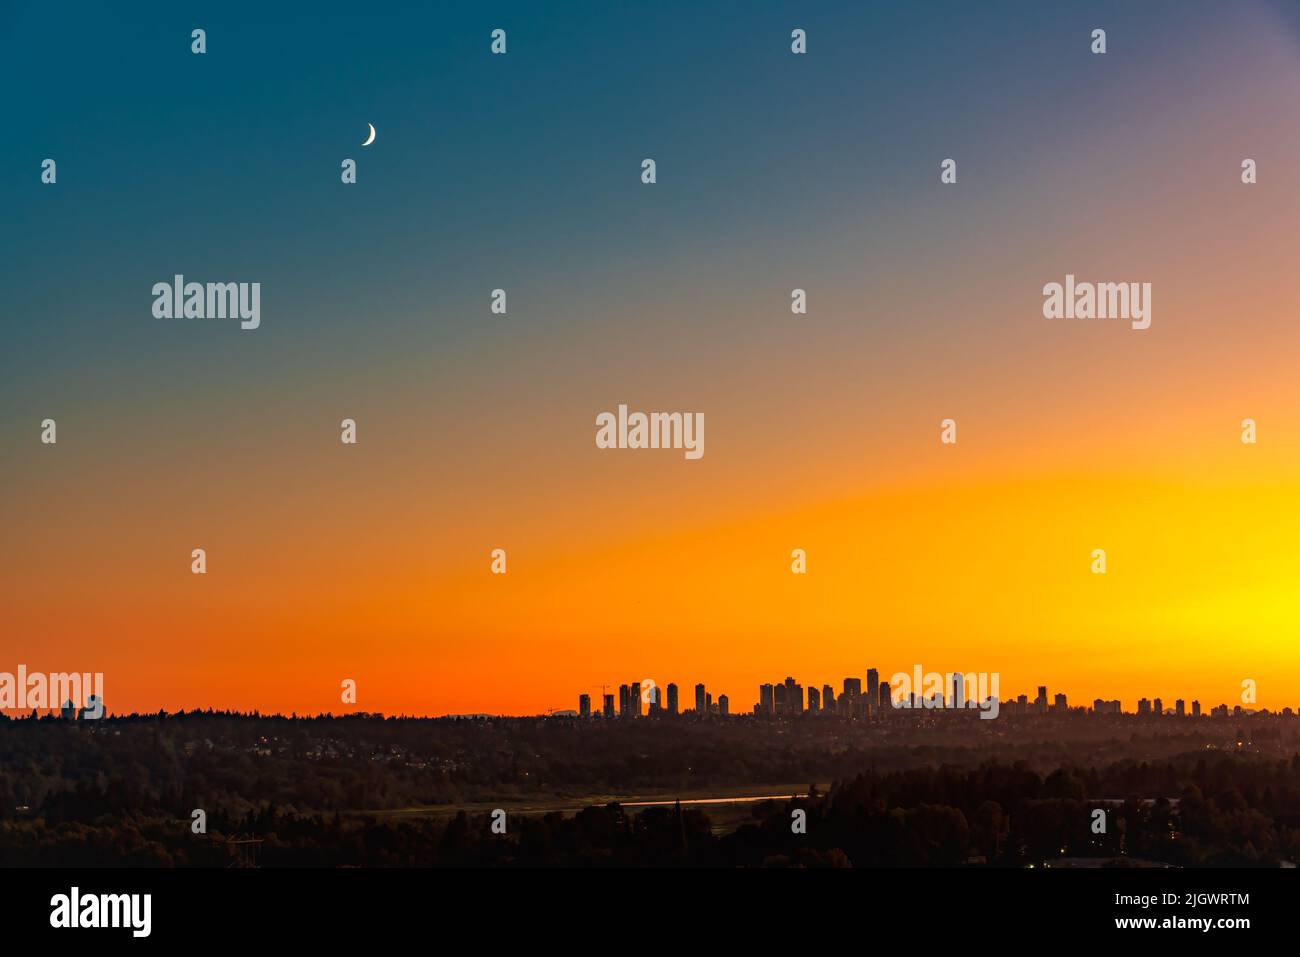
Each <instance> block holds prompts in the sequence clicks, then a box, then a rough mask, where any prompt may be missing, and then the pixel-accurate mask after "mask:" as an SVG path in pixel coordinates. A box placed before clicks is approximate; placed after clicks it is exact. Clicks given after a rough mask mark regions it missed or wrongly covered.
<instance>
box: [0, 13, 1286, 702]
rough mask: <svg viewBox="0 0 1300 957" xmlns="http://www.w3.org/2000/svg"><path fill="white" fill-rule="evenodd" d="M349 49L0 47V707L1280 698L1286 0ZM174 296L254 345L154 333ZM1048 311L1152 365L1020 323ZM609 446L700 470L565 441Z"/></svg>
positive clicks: (455, 35) (144, 33) (214, 30)
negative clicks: (45, 175) (702, 690)
mask: <svg viewBox="0 0 1300 957" xmlns="http://www.w3.org/2000/svg"><path fill="white" fill-rule="evenodd" d="M354 6H355V9H352V8H353V7H354ZM372 6H373V5H367V4H361V5H337V4H333V3H324V4H320V5H316V6H313V7H312V8H311V9H310V10H309V11H307V12H304V13H303V14H302V15H301V16H300V17H288V16H287V15H283V14H277V13H274V12H269V11H267V10H265V9H264V8H263V5H262V4H255V3H237V4H227V3H223V4H197V5H194V7H192V8H188V9H181V10H178V9H176V8H175V7H176V5H174V4H168V3H150V4H133V5H131V10H130V12H129V13H122V12H119V13H117V14H111V13H110V12H109V8H108V7H107V6H106V7H105V8H104V11H103V12H102V14H101V15H100V16H101V17H102V19H96V18H95V17H93V16H84V17H80V18H78V19H77V21H76V22H67V20H66V19H65V18H62V17H60V16H59V14H58V13H57V11H54V10H52V9H51V8H50V7H49V6H48V5H42V4H36V3H32V2H23V0H20V2H18V3H16V4H7V5H5V7H4V8H3V9H0V39H2V40H3V42H4V45H5V49H6V51H7V52H6V56H5V57H3V58H0V83H3V85H4V86H5V88H7V89H10V90H13V91H16V95H15V96H14V97H13V98H12V102H11V105H10V109H9V111H8V115H7V117H6V123H5V124H4V130H3V132H0V138H2V141H0V146H2V148H0V203H2V204H3V208H4V214H3V216H2V217H0V234H2V235H3V236H4V240H5V241H4V243H3V247H4V250H5V253H4V259H3V265H2V266H0V293H3V299H0V302H3V309H2V310H0V330H2V331H3V337H2V339H0V343H2V345H0V671H3V672H15V671H16V670H17V668H18V666H19V665H20V664H22V665H26V666H27V668H28V669H29V670H33V671H35V670H45V671H102V672H103V673H104V676H105V698H106V703H107V706H108V709H109V710H110V711H111V712H118V713H120V712H124V711H130V710H143V711H148V710H157V709H159V708H166V709H168V710H175V709H179V708H193V707H208V706H212V707H218V708H221V707H229V708H239V709H253V708H258V709H261V710H262V711H284V712H289V711H295V710H296V711H298V712H299V713H302V712H317V711H336V712H337V711H341V710H351V706H344V705H342V704H341V703H340V692H339V688H340V682H341V681H342V680H343V679H345V678H352V679H354V680H355V681H356V682H357V685H358V697H357V703H356V706H355V707H356V708H360V709H362V710H367V711H384V712H388V713H407V714H445V713H464V712H494V713H536V712H539V711H542V710H545V709H551V708H557V709H558V708H574V707H576V705H577V697H578V695H579V694H580V693H584V692H586V693H589V694H591V695H592V698H593V701H596V702H598V700H599V695H600V693H601V685H602V684H606V685H610V686H612V687H611V688H610V689H609V690H611V691H616V689H617V685H618V684H620V683H623V682H627V681H630V680H634V679H642V678H647V677H648V678H653V679H654V680H655V681H656V682H658V683H659V684H666V683H667V682H669V681H675V682H676V683H678V684H679V685H680V686H681V687H682V700H683V701H684V702H685V701H686V700H688V699H689V698H690V697H691V696H690V693H689V691H688V689H689V688H690V687H691V686H693V685H694V684H695V682H697V681H703V682H705V683H706V685H707V686H708V688H709V690H710V691H711V692H713V694H714V695H715V697H716V696H717V695H718V694H727V695H729V696H730V699H731V705H732V709H733V710H749V709H750V708H751V707H752V705H753V703H754V702H755V700H756V699H757V687H758V685H759V684H760V683H761V682H766V681H776V680H781V679H783V678H784V677H785V676H786V675H793V676H794V677H795V678H796V679H797V680H799V681H801V682H803V683H804V684H805V685H810V684H815V685H818V686H820V685H822V684H824V683H829V684H832V685H834V686H835V687H836V690H837V692H838V690H839V687H840V684H841V682H842V680H843V679H844V678H845V677H846V676H859V677H860V676H863V675H864V673H865V670H866V669H867V668H868V667H876V668H878V669H879V670H880V671H881V674H882V677H888V676H889V675H890V674H892V673H893V672H895V671H900V670H901V671H911V669H912V667H913V666H914V665H916V664H920V665H921V666H922V667H923V668H924V669H925V670H933V671H952V670H961V671H982V672H998V673H1000V674H1001V691H1002V694H1003V696H1004V697H1009V696H1014V695H1015V694H1017V693H1022V692H1023V693H1029V694H1030V695H1031V697H1032V694H1033V691H1034V687H1035V686H1037V685H1039V684H1046V685H1047V686H1048V690H1049V693H1051V694H1055V693H1056V692H1058V691H1063V692H1065V693H1067V694H1068V695H1069V697H1070V699H1071V703H1073V704H1081V703H1090V702H1091V701H1092V699H1093V698H1094V697H1098V696H1101V697H1106V698H1120V699H1121V700H1122V701H1123V702H1124V706H1125V708H1126V709H1129V710H1131V709H1133V708H1134V706H1135V704H1136V701H1137V699H1138V698H1139V697H1141V696H1147V697H1156V696H1161V697H1163V698H1164V699H1165V701H1166V703H1172V701H1173V699H1175V698H1179V697H1182V698H1186V699H1187V700H1188V701H1190V700H1192V699H1193V698H1198V699H1200V700H1201V702H1202V703H1203V704H1204V705H1205V706H1206V707H1209V706H1210V705H1213V704H1218V703H1220V702H1227V703H1228V704H1229V705H1232V704H1237V703H1240V688H1241V682H1242V680H1243V679H1253V680H1255V681H1256V682H1257V683H1258V689H1259V697H1258V706H1261V707H1269V708H1280V707H1283V706H1287V705H1290V706H1292V707H1296V706H1300V375H1298V374H1297V362H1298V358H1300V328H1297V319H1298V318H1300V283H1298V280H1297V277H1298V276H1300V269H1298V268H1297V266H1296V255H1295V249H1296V240H1295V231H1296V228H1297V224H1298V223H1300V13H1298V12H1297V8H1296V7H1295V6H1294V5H1288V4H1283V3H1280V2H1279V3H1271V2H1245V3H1240V4H1232V5H1228V4H1225V3H1213V4H1208V3H1192V2H1176V3H1175V2H1162V3H1143V4H1133V3H1114V4H1107V3H1087V4H1083V3H1079V4H1052V5H1051V9H1047V5H1042V4H1035V3H1030V2H1024V3H1019V2H1018V3H1004V2H995V3H988V4H970V3H959V2H952V3H934V4H925V5H918V4H910V3H902V2H900V3H897V4H862V3H843V4H816V5H808V4H788V5H782V4H766V3H765V4H761V5H754V4H741V3H737V4H735V6H734V8H732V10H733V14H734V15H728V14H727V13H726V12H725V11H723V12H721V13H719V12H718V11H716V10H714V11H708V12H704V11H699V10H697V9H696V8H695V6H694V5H692V4H689V3H663V4H637V5H623V4H608V3H595V2H593V3H589V4H565V5H563V7H561V8H552V9H547V8H549V7H550V6H551V5H546V7H544V6H543V5H539V4H515V5H511V4H496V5H493V6H492V8H491V9H490V10H489V9H482V5H481V4H473V3H464V4H459V5H454V6H453V7H451V8H450V9H443V8H441V7H431V6H430V5H426V4H416V3H411V4H398V5H396V6H395V7H393V8H392V9H389V10H387V11H376V10H372V9H371V7H372ZM741 11H744V15H743V16H740V15H739V13H740V12H741ZM194 27H204V28H205V29H206V30H207V42H208V52H207V53H206V54H204V55H201V56H197V55H193V54H191V53H190V30H191V29H192V28H194ZM496 27H502V28H504V29H506V30H507V31H508V42H509V47H508V50H509V52H508V54H507V55H505V56H492V55H491V54H490V53H489V49H488V46H489V34H490V32H491V30H492V29H493V28H496ZM795 27H802V28H804V29H806V30H807V31H808V54H807V55H806V56H795V55H792V54H791V53H790V46H789V44H790V40H789V36H790V31H791V29H793V28H795ZM1095 27H1102V28H1105V29H1106V30H1107V35H1108V52H1107V53H1106V54H1105V55H1104V56H1095V55H1093V54H1092V53H1091V52H1090V50H1089V42H1090V41H1089V34H1090V32H1091V31H1092V29H1093V28H1095ZM367 123H373V124H374V125H375V127H376V129H377V131H378V135H377V138H376V141H375V143H374V144H373V145H371V146H369V147H362V146H360V143H361V141H362V140H363V139H364V137H365V135H366V132H367V126H366V124H367ZM46 157H51V158H54V159H55V160H56V161H57V163H58V182H57V184H55V185H43V184H42V183H41V182H40V165H41V161H42V160H43V159H45V158H46ZM645 157H652V158H654V159H655V160H656V162H657V164H658V182H657V183H656V184H654V185H653V186H647V185H643V184H642V183H641V181H640V170H641V160H642V159H643V158H645ZM949 157H951V158H954V159H956V160H957V162H958V170H959V175H958V182H957V183H956V184H955V185H941V184H940V182H939V164H940V163H941V161H942V160H944V159H945V158H949ZM345 158H353V159H356V160H357V163H358V182H357V183H356V184H355V185H346V186H345V185H343V184H342V183H340V180H339V173H340V163H341V162H342V161H343V159H345ZM1244 158H1252V159H1254V160H1256V162H1257V164H1258V170H1259V182H1258V183H1257V184H1255V185H1250V186H1247V185H1243V184H1242V183H1241V179H1240V167H1241V161H1242V160H1243V159H1244ZM176 273H183V274H184V275H185V276H186V278H187V279H191V280H196V281H221V282H225V281H250V282H254V281H255V282H260V283H261V284H262V300H261V312H262V314H261V328H259V329H257V330H256V331H241V330H240V329H239V328H238V324H237V323H235V322H231V321H221V320H195V319H191V320H179V319H177V320H166V319H155V318H154V317H153V316H152V314H151V305H152V296H151V293H150V290H151V287H152V286H153V284H154V283H155V282H159V281H163V282H170V281H171V278H172V276H173V275H174V274H176ZM1067 273H1072V274H1074V275H1076V276H1078V277H1079V278H1080V279H1081V280H1093V281H1099V282H1100V281H1117V282H1118V281H1125V282H1127V281H1135V282H1139V281H1140V282H1150V283H1151V284H1152V287H1153V294H1152V307H1153V308H1152V324H1151V328H1150V329H1148V330H1145V331H1137V330H1133V329H1130V328H1129V325H1128V323H1126V322H1106V321H1066V320H1058V321H1052V320H1047V319H1044V318H1043V316H1042V311H1041V310H1042V303H1043V296H1042V287H1043V286H1044V284H1046V283H1049V282H1061V281H1063V280H1064V277H1065V276H1066V274H1067ZM497 287H501V288H504V289H506V290H507V293H508V297H509V300H508V301H509V314H508V315H506V316H497V315H492V314H491V313H490V311H489V297H490V293H491V290H492V289H494V288H497ZM795 287H800V288H804V289H806V290H807V291H808V302H809V312H808V315H806V316H794V315H791V312H790V290H791V289H793V288H795ZM620 403H626V404H627V405H628V406H629V407H630V408H632V409H634V410H644V411H661V410H662V411H699V412H703V413H704V415H705V420H706V423H707V425H706V435H705V439H706V443H705V449H706V451H705V454H704V456H703V458H701V459H700V460H698V461H687V460H686V459H685V458H684V457H683V455H682V453H681V452H680V451H629V450H620V451H609V450H600V449H598V448H596V445H595V443H594V435H595V417H596V415H597V414H598V413H600V412H602V411H612V410H615V409H617V407H618V405H619V404H620ZM348 417H350V418H354V419H355V420H356V421H357V423H358V444H357V445H355V446H345V445H343V444H342V443H341V442H340V440H339V431H340V430H339V423H340V420H342V419H344V418H348ZM45 418H54V419H55V420H57V423H58V425H57V427H58V443H57V445H54V446H46V445H42V444H41V442H40V431H41V430H40V423H41V421H42V419H45ZM945 418H953V419H955V420H956V421H957V424H958V443H957V444H956V445H955V446H945V445H941V444H940V442H939V434H940V422H941V420H943V419H945ZM1245 418H1253V419H1255V420H1256V422H1257V423H1258V429H1259V441H1258V443H1257V444H1255V445H1245V444H1243V443H1242V442H1241V439H1240V436H1241V422H1242V420H1243V419H1245ZM194 548H204V549H206V551H207V556H208V572H207V574H206V575H202V576H198V575H193V574H191V572H190V562H191V558H190V553H191V550H192V549H194ZM494 548H504V549H506V550H507V553H508V568H509V571H508V573H507V574H506V575H503V576H498V575H493V574H491V573H490V570H489V566H490V553H491V551H492V549H494ZM795 548H803V549H805V550H806V552H807V555H808V573H807V574H806V575H803V576H798V575H794V574H791V571H790V561H791V559H790V555H791V550H792V549H795ZM1095 548H1104V549H1105V550H1106V553H1107V557H1108V573H1107V574H1106V575H1104V576H1103V575H1094V574H1092V573H1091V571H1090V565H1091V560H1092V559H1091V553H1092V550H1093V549H1095Z"/></svg>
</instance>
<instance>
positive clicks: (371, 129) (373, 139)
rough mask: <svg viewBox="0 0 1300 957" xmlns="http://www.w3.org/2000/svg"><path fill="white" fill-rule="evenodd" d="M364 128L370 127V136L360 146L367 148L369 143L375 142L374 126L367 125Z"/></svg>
mask: <svg viewBox="0 0 1300 957" xmlns="http://www.w3.org/2000/svg"><path fill="white" fill-rule="evenodd" d="M366 126H368V127H370V136H369V137H367V139H366V141H365V142H364V143H362V144H361V145H362V146H369V145H370V144H371V143H373V142H374V141H375V124H374V123H367V124H366Z"/></svg>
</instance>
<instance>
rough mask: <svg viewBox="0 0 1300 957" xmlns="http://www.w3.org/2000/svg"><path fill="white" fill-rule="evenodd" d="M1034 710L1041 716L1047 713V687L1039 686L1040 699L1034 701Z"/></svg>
mask: <svg viewBox="0 0 1300 957" xmlns="http://www.w3.org/2000/svg"><path fill="white" fill-rule="evenodd" d="M1034 709H1035V710H1036V711H1038V713H1039V714H1046V713H1047V685H1039V686H1038V697H1037V698H1035V699H1034Z"/></svg>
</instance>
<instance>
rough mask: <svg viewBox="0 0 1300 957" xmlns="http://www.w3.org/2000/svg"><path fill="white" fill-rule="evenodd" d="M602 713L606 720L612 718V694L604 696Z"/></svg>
mask: <svg viewBox="0 0 1300 957" xmlns="http://www.w3.org/2000/svg"><path fill="white" fill-rule="evenodd" d="M604 713H605V717H607V718H612V717H614V696H613V695H612V694H607V695H605V709H604Z"/></svg>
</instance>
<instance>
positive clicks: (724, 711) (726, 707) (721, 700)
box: [718, 694, 731, 718]
mask: <svg viewBox="0 0 1300 957" xmlns="http://www.w3.org/2000/svg"><path fill="white" fill-rule="evenodd" d="M730 713H731V699H730V698H728V697H727V696H726V695H725V694H723V695H718V714H720V715H722V717H724V718H725V717H726V716H727V715H729V714H730Z"/></svg>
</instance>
